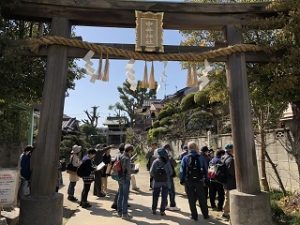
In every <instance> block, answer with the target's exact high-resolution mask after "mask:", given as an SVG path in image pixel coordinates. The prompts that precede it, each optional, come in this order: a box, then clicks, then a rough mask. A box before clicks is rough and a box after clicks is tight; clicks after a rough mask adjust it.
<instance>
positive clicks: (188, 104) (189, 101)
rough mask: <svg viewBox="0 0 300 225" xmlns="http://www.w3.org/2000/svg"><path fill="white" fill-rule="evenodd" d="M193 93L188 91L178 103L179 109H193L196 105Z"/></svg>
mask: <svg viewBox="0 0 300 225" xmlns="http://www.w3.org/2000/svg"><path fill="white" fill-rule="evenodd" d="M194 95H195V93H190V94H188V95H186V96H185V97H184V98H183V99H182V100H181V104H180V107H181V110H183V111H186V110H188V109H193V108H195V107H197V105H196V103H195V101H194Z"/></svg>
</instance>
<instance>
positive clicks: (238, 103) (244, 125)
mask: <svg viewBox="0 0 300 225" xmlns="http://www.w3.org/2000/svg"><path fill="white" fill-rule="evenodd" d="M225 33H226V38H227V43H228V45H234V44H240V43H242V34H241V32H240V30H239V28H238V27H236V26H234V25H227V26H226V31H225ZM226 76H227V86H228V91H229V101H230V118H231V124H232V137H233V146H234V152H235V153H234V154H235V156H234V158H235V160H234V162H235V171H236V182H237V190H233V191H231V192H230V211H231V212H230V220H231V224H232V225H267V224H272V219H271V208H270V201H269V197H268V195H267V194H266V193H262V192H261V191H260V185H259V178H258V168H257V160H256V152H255V144H254V135H253V130H252V119H251V110H250V108H251V107H250V101H249V91H248V81H247V72H246V60H245V54H244V53H238V54H232V55H230V56H229V57H228V61H227V63H226Z"/></svg>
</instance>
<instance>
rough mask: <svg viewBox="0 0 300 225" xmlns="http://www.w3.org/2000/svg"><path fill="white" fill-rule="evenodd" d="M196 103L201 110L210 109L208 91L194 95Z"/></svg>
mask: <svg viewBox="0 0 300 225" xmlns="http://www.w3.org/2000/svg"><path fill="white" fill-rule="evenodd" d="M194 101H195V103H196V104H197V105H198V106H200V107H201V108H207V107H209V96H208V92H207V91H198V92H197V93H195V95H194Z"/></svg>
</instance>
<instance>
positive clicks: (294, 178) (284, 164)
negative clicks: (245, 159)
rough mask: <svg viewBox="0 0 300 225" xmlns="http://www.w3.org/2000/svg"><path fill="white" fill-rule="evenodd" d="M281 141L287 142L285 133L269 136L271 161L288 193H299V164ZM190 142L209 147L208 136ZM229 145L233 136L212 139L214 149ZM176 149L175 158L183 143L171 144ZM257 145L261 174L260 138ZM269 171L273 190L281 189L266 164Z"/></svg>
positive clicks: (267, 165) (279, 132) (268, 174)
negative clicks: (275, 166)
mask: <svg viewBox="0 0 300 225" xmlns="http://www.w3.org/2000/svg"><path fill="white" fill-rule="evenodd" d="M279 139H281V142H283V143H284V142H285V141H286V139H285V136H284V133H283V131H280V130H277V131H274V132H270V133H268V134H267V145H268V146H267V152H268V153H269V155H270V157H271V159H272V160H273V162H274V163H275V164H277V165H278V166H277V169H278V172H279V174H280V176H281V179H282V182H283V184H284V186H285V188H286V189H287V190H288V191H299V189H300V183H299V173H298V169H297V164H296V162H295V159H294V157H293V156H291V155H289V154H288V153H287V152H286V151H285V149H284V148H283V146H282V145H281V144H280V141H279ZM188 141H195V142H196V143H197V144H198V145H199V146H200V147H201V146H204V145H207V141H208V139H207V136H202V137H191V138H188V139H187V140H186V143H187V142H188ZM227 143H232V137H231V134H223V135H218V136H212V137H211V138H210V145H211V146H213V148H214V149H216V148H217V147H223V148H224V146H225V145H226V144H227ZM171 144H172V146H173V148H174V154H175V157H177V156H178V155H179V154H180V152H181V148H180V147H181V145H182V142H181V141H172V142H171ZM255 144H256V155H257V159H258V166H259V173H260V160H259V157H260V143H259V136H257V138H256V140H255ZM266 169H267V179H268V182H269V185H270V188H272V189H279V185H278V182H277V179H276V176H275V173H274V172H273V169H272V167H271V165H270V164H269V163H268V162H267V163H266Z"/></svg>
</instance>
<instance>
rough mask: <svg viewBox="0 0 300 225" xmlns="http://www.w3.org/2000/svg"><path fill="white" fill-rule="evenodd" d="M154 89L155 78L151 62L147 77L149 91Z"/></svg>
mask: <svg viewBox="0 0 300 225" xmlns="http://www.w3.org/2000/svg"><path fill="white" fill-rule="evenodd" d="M155 88H156V85H155V78H154V65H153V62H152V65H151V71H150V77H149V89H151V90H154V89H155Z"/></svg>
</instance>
